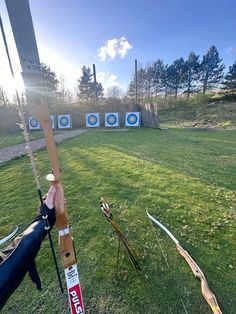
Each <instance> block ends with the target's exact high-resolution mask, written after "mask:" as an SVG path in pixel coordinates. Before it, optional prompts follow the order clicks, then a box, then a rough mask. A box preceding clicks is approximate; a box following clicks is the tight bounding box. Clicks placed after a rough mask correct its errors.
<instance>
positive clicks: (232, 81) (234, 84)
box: [223, 61, 236, 90]
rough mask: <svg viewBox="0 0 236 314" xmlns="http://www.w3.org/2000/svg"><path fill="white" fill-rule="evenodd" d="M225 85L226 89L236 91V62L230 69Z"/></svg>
mask: <svg viewBox="0 0 236 314" xmlns="http://www.w3.org/2000/svg"><path fill="white" fill-rule="evenodd" d="M223 84H224V86H225V88H226V89H230V90H236V61H235V62H234V64H233V65H232V66H230V67H229V72H228V73H227V74H226V76H225V81H224V82H223Z"/></svg>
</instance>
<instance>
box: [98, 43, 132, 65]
mask: <svg viewBox="0 0 236 314" xmlns="http://www.w3.org/2000/svg"><path fill="white" fill-rule="evenodd" d="M132 48H133V46H132V45H131V44H130V43H129V42H128V40H127V39H126V38H125V37H121V38H112V39H108V40H107V41H106V43H105V45H104V46H102V47H100V48H99V49H98V57H99V59H100V60H101V61H104V60H106V58H108V57H110V58H111V59H114V58H115V57H116V56H120V58H124V57H125V55H126V54H127V53H128V50H130V49H132Z"/></svg>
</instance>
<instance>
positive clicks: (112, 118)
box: [105, 112, 119, 127]
mask: <svg viewBox="0 0 236 314" xmlns="http://www.w3.org/2000/svg"><path fill="white" fill-rule="evenodd" d="M105 126H106V127H117V126H119V115H118V112H112V113H107V112H106V113H105Z"/></svg>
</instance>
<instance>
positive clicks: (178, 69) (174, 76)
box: [167, 58, 186, 98]
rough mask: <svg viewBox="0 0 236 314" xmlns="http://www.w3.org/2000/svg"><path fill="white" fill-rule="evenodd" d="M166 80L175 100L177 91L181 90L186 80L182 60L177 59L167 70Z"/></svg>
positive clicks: (184, 65)
mask: <svg viewBox="0 0 236 314" xmlns="http://www.w3.org/2000/svg"><path fill="white" fill-rule="evenodd" d="M167 80H168V85H169V88H170V89H171V90H172V91H173V92H174V96H175V98H177V95H178V91H179V89H181V88H183V84H184V82H185V80H186V64H185V62H184V59H183V58H179V59H177V60H175V61H174V62H173V64H171V65H170V66H169V67H168V68H167Z"/></svg>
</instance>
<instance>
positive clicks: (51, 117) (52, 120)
mask: <svg viewBox="0 0 236 314" xmlns="http://www.w3.org/2000/svg"><path fill="white" fill-rule="evenodd" d="M50 120H51V127H52V129H53V130H54V129H55V116H52V115H50Z"/></svg>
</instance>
